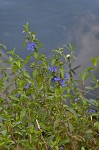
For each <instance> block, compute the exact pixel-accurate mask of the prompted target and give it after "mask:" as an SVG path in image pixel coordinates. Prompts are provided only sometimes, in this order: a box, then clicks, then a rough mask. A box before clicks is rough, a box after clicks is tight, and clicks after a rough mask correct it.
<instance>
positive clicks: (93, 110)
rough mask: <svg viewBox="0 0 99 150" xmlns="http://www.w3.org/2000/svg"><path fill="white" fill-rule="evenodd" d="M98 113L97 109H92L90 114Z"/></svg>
mask: <svg viewBox="0 0 99 150" xmlns="http://www.w3.org/2000/svg"><path fill="white" fill-rule="evenodd" d="M96 112H97V111H96V110H95V109H90V110H89V113H96Z"/></svg>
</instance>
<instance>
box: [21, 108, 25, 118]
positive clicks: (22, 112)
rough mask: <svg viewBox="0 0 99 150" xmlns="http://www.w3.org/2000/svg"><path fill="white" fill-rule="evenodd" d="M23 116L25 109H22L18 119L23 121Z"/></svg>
mask: <svg viewBox="0 0 99 150" xmlns="http://www.w3.org/2000/svg"><path fill="white" fill-rule="evenodd" d="M25 115H26V109H25V108H24V109H23V110H22V111H21V113H20V119H23V117H25Z"/></svg>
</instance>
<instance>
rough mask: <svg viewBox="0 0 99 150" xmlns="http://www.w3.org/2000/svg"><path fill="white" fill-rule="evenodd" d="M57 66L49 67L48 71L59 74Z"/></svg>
mask: <svg viewBox="0 0 99 150" xmlns="http://www.w3.org/2000/svg"><path fill="white" fill-rule="evenodd" d="M57 68H58V67H57V66H53V67H49V68H48V69H49V71H50V72H57Z"/></svg>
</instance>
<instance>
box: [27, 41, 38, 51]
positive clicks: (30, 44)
mask: <svg viewBox="0 0 99 150" xmlns="http://www.w3.org/2000/svg"><path fill="white" fill-rule="evenodd" d="M35 47H36V44H35V43H34V42H30V43H28V48H27V50H31V51H32V52H34V48H35Z"/></svg>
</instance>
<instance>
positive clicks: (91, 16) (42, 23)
mask: <svg viewBox="0 0 99 150" xmlns="http://www.w3.org/2000/svg"><path fill="white" fill-rule="evenodd" d="M98 14H99V0H0V43H3V44H5V45H6V46H7V47H8V49H12V48H14V47H16V52H17V53H18V54H19V55H20V56H22V57H25V56H26V55H27V54H28V51H27V50H26V49H24V52H23V48H22V43H23V41H24V35H23V33H22V30H23V27H22V25H23V24H25V23H26V22H29V24H30V28H31V30H32V31H34V32H35V33H36V34H37V37H38V38H39V40H40V41H41V43H43V45H44V47H45V52H46V54H47V55H48V56H50V55H51V50H52V49H55V48H57V47H62V46H64V44H66V43H68V42H72V43H76V50H75V54H76V55H77V57H78V60H77V62H76V61H75V63H74V65H79V64H81V65H82V67H85V66H86V65H89V64H90V58H91V57H92V56H97V55H99V17H98ZM65 53H68V52H67V50H65Z"/></svg>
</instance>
